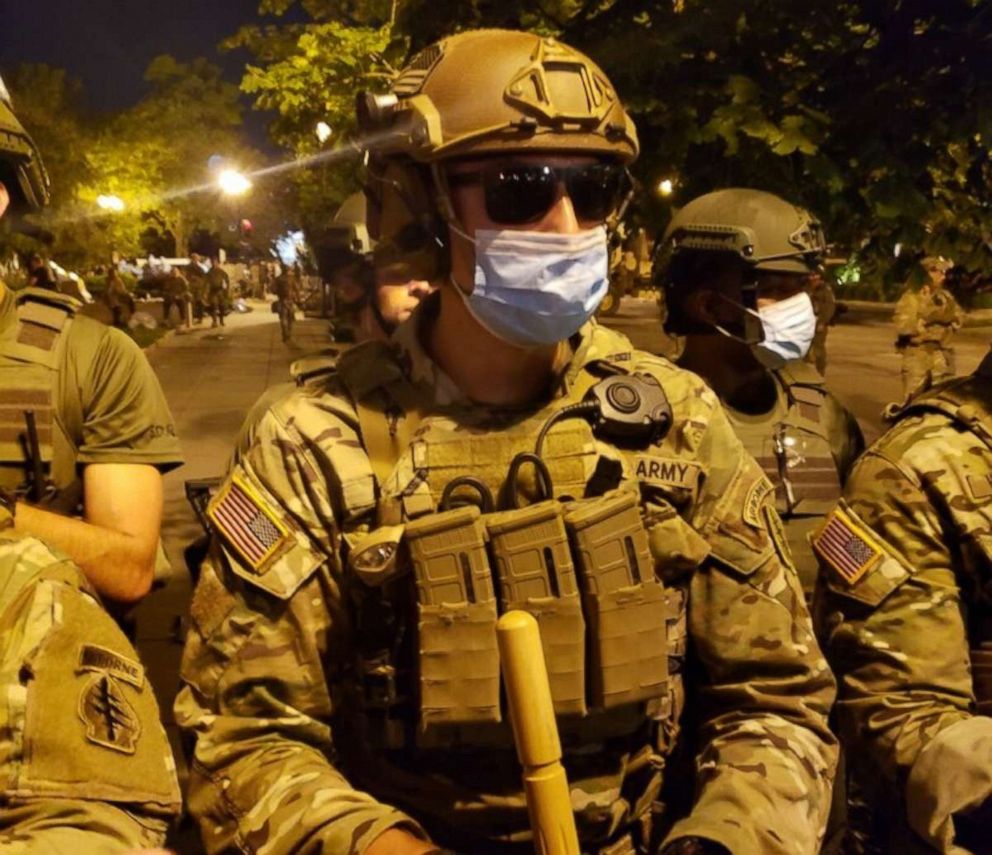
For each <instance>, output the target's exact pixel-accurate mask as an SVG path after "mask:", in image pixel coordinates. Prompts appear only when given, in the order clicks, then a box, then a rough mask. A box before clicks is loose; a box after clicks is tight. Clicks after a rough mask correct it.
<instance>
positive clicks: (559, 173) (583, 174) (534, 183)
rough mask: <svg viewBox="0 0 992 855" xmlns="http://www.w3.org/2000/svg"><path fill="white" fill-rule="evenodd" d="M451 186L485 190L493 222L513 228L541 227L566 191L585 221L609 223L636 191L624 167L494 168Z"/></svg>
mask: <svg viewBox="0 0 992 855" xmlns="http://www.w3.org/2000/svg"><path fill="white" fill-rule="evenodd" d="M448 184H449V185H450V186H452V187H458V186H463V185H466V184H481V185H482V188H483V191H484V192H485V196H486V214H487V215H488V216H489V219H490V220H492V221H493V222H494V223H504V224H505V225H513V226H519V225H522V224H523V223H533V222H536V221H537V220H540V219H541V218H542V217H543V216H544V215H545V214H547V213H548V211H550V210H551V207H552V206H553V205H554V204H555V202H557V201H558V188H559V186H560V185H564V186H565V191H566V192H567V193H568V197H569V198H570V199H571V200H572V207H573V208H574V209H575V215H576V216H577V217H578V218H579V219H580V220H598V221H602V220H605V219H606V218H607V217H609V216H610V214H612V213H613V212H614V211H616V210H618V209H619V208H620V206H621V205H622V204H623V201H624V199H625V198H626V197H627V194H628V193H629V192H630V189H631V181H630V176H629V174H628V173H627V169H626V167H624V166H621V165H620V164H618V163H590V164H586V165H585V166H548V165H546V164H533V163H514V164H503V165H498V164H494V165H492V166H487V167H485V168H484V169H480V170H477V171H475V172H451V173H448Z"/></svg>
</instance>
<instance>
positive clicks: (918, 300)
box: [894, 285, 964, 345]
mask: <svg viewBox="0 0 992 855" xmlns="http://www.w3.org/2000/svg"><path fill="white" fill-rule="evenodd" d="M894 321H895V325H896V333H897V335H898V336H899V342H901V343H905V344H910V345H921V344H938V345H946V344H947V343H948V342H949V341H950V338H951V336H952V335H953V334H954V332H955V331H957V330H958V329H960V328H961V324H962V323H963V322H964V310H963V309H962V308H961V306H960V304H959V303H958V301H957V300H955V299H954V295H953V294H952V293H951V292H950V291H948V290H947V289H946V288H933V287H931V286H930V285H924V286H923V287H922V288H920V290H919V291H906V293H904V294H903V295H902V296H901V297H900V298H899V302H898V303H896V309H895V316H894Z"/></svg>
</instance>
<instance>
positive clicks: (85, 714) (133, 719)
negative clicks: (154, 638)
mask: <svg viewBox="0 0 992 855" xmlns="http://www.w3.org/2000/svg"><path fill="white" fill-rule="evenodd" d="M86 671H90V672H93V674H94V676H93V677H92V678H91V679H90V680H89V681H88V682H87V683H86V685H85V686H84V687H83V691H82V694H80V696H79V717H80V719H82V722H83V724H85V725H86V731H85V733H86V738H87V739H88V740H89V741H90V742H93V743H95V744H96V745H102V746H103V747H104V748H109V749H111V750H112V751H119V752H120V753H121V754H134V751H135V749H136V748H137V745H138V737H140V736H141V721H140V719H139V718H138V716H137V714H136V713H135V711H134V707H132V706H131V703H130V702H129V701H128V699H127V697H126V695H125V693H124V689H123V687H122V686H121V683H127V684H129V685H131V686H133V687H134V688H135V689H137V690H138V691H139V692H140V691H141V689H142V687H143V686H144V684H145V669H144V668H142V667H141V665H140V664H139V663H137V662H135V661H134V660H132V659H128V658H127V657H126V656H121V655H120V654H119V653H117V652H116V651H114V650H109V649H107V648H106V647H100V646H98V645H96V644H84V645H83V646H82V647H81V648H80V650H79V665H78V667H77V669H76V672H77V673H80V672H86Z"/></svg>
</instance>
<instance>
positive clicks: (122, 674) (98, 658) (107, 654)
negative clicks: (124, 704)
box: [77, 644, 145, 691]
mask: <svg viewBox="0 0 992 855" xmlns="http://www.w3.org/2000/svg"><path fill="white" fill-rule="evenodd" d="M82 671H95V672H96V673H98V674H99V673H107V674H111V675H113V676H114V677H116V678H117V679H119V680H123V681H124V682H125V683H130V684H131V685H132V686H134V688H136V689H138V690H139V691H140V690H141V688H142V687H143V686H144V684H145V669H144V668H142V667H141V665H140V664H139V663H137V662H135V661H134V660H133V659H128V658H127V657H126V656H121V655H120V654H119V653H116V652H114V651H113V650H108V649H107V648H106V647H100V646H99V645H97V644H84V645H83V646H82V647H81V648H80V649H79V666H78V668H77V672H82Z"/></svg>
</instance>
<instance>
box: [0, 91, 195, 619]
mask: <svg viewBox="0 0 992 855" xmlns="http://www.w3.org/2000/svg"><path fill="white" fill-rule="evenodd" d="M43 174H44V173H43V171H42V168H41V164H40V157H39V154H38V152H37V151H36V150H35V149H34V144H33V143H32V142H31V141H30V138H29V137H28V135H27V134H26V133H25V131H24V129H23V127H21V125H20V124H19V123H18V121H17V119H16V118H15V117H14V114H13V111H12V109H11V106H10V103H9V101H7V100H4V99H2V98H0V181H2V182H3V184H4V185H5V186H6V190H5V191H4V193H3V199H2V201H3V203H4V204H3V207H6V203H7V199H8V198H12V199H13V201H14V203H15V204H17V203H20V204H22V205H26V204H28V203H29V202H30V203H34V204H40V203H41V202H42V201H43V200H44V198H45V183H44V181H43V178H42V176H43ZM78 308H79V304H78V302H77V301H75V300H74V299H72V298H71V297H67V296H64V295H61V294H57V293H54V292H51V291H42V290H37V289H33V288H26V289H24V290H22V291H20V292H18V293H17V295H16V296H15V295H14V293H13V292H12V291H10V290H9V289H8V288H7V287H6V285H4V284H2V283H0V402H2V403H3V418H2V421H0V487H2V488H5V489H7V490H13V491H15V492H16V495H17V502H16V512H15V513H14V521H15V528H16V530H17V532H18V533H22V534H30V535H34V536H36V537H38V538H40V539H41V540H43V541H45V542H46V543H48V544H50V545H52V546H53V547H56V548H58V549H61V550H62V551H63V552H65V553H67V554H68V555H69V557H70V558H71V559H72V560H73V561H74V562H75V563H76V564H77V565H79V567H80V568H81V569H82V570H83V572H84V573H86V575H87V577H88V579H89V580H90V582H91V583H92V584H93V585H94V587H95V588H96V590H97V591H98V592H99V593H100V595H101V596H103V597H105V598H108V599H110V600H114V601H119V602H122V603H134V602H136V601H138V600H140V599H141V598H142V597H143V596H144V595H145V594H147V593H148V591H149V589H150V588H151V585H152V580H153V576H154V573H155V569H156V556H157V554H158V545H159V526H160V523H161V518H162V473H163V472H165V471H168V470H169V469H172V468H174V467H176V466H178V465H180V464H181V463H182V457H181V455H180V453H179V445H178V442H177V440H176V432H175V428H174V426H173V421H172V415H171V414H170V412H169V408H168V405H167V404H166V402H165V398H164V396H163V395H162V390H161V388H160V386H159V384H158V380H157V378H156V377H155V375H154V373H153V372H152V370H151V366H149V364H148V362H147V360H146V359H145V357H144V354H142V352H141V350H140V349H139V348H138V346H137V345H136V344H135V343H134V342H133V341H132V340H131V339H130V338H129V337H128V336H127V335H125V334H124V333H123V332H121V331H120V330H116V329H113V328H111V327H107V326H105V325H104V324H101V323H99V322H97V321H95V320H92V319H90V318H87V317H83V316H81V315H78V314H77V309H78ZM28 413H30V418H29V416H28V415H27V414H28ZM29 423H30V425H33V429H31V428H30V426H29Z"/></svg>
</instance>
